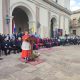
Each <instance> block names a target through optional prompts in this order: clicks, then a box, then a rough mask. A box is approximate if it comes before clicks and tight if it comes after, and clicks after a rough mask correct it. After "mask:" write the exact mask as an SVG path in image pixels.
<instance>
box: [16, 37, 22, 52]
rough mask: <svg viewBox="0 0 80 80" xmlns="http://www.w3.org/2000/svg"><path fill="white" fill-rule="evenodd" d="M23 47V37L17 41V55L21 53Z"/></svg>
mask: <svg viewBox="0 0 80 80" xmlns="http://www.w3.org/2000/svg"><path fill="white" fill-rule="evenodd" d="M21 45H22V40H21V37H19V38H18V40H16V47H17V53H19V52H21Z"/></svg>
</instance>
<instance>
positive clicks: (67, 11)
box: [43, 0, 72, 15]
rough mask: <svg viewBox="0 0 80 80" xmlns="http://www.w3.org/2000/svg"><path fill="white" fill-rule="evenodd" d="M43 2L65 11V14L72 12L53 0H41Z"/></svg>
mask: <svg viewBox="0 0 80 80" xmlns="http://www.w3.org/2000/svg"><path fill="white" fill-rule="evenodd" d="M43 1H45V2H47V3H48V4H50V5H52V6H53V7H55V8H57V9H59V10H61V11H64V12H66V13H67V14H69V15H71V14H72V12H71V11H70V10H68V9H67V8H64V7H63V6H61V5H59V4H56V2H54V1H53V0H43Z"/></svg>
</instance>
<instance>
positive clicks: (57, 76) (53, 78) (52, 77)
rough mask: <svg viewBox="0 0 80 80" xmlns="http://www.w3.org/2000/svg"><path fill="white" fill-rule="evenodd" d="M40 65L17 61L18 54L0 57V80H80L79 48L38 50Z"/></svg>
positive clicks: (66, 47) (67, 47) (61, 47)
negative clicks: (0, 58)
mask: <svg viewBox="0 0 80 80" xmlns="http://www.w3.org/2000/svg"><path fill="white" fill-rule="evenodd" d="M38 51H39V52H40V53H41V54H40V57H39V58H40V59H41V60H43V62H42V63H40V64H36V65H32V64H29V63H23V62H21V61H20V60H19V57H20V54H11V55H9V56H2V58H3V60H0V80H80V46H65V47H63V46H60V47H53V48H50V49H40V50H38Z"/></svg>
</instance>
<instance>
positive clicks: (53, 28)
mask: <svg viewBox="0 0 80 80" xmlns="http://www.w3.org/2000/svg"><path fill="white" fill-rule="evenodd" d="M55 33H56V19H55V18H52V19H51V27H50V36H51V38H54V37H55Z"/></svg>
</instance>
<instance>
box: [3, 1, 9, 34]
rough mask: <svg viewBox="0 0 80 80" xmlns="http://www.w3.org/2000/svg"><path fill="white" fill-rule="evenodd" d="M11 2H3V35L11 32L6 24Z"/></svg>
mask: <svg viewBox="0 0 80 80" xmlns="http://www.w3.org/2000/svg"><path fill="white" fill-rule="evenodd" d="M9 9H10V0H2V14H3V33H4V34H8V33H9V32H10V26H9V24H7V23H6V15H8V16H9V15H10V14H9Z"/></svg>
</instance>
